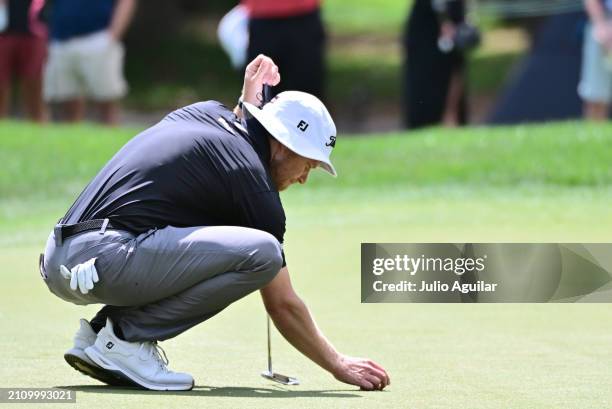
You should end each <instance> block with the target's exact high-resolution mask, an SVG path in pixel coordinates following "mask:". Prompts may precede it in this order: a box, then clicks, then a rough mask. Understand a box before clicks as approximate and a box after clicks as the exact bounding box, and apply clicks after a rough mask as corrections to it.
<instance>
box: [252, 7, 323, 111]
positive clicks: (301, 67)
mask: <svg viewBox="0 0 612 409" xmlns="http://www.w3.org/2000/svg"><path fill="white" fill-rule="evenodd" d="M242 4H243V5H244V6H246V7H247V10H248V13H249V47H248V56H247V61H251V60H253V59H254V58H255V57H256V56H257V55H258V54H265V55H267V56H269V57H271V58H272V59H273V60H274V62H276V64H277V65H278V69H279V71H280V72H281V73H282V76H281V82H280V84H279V85H278V86H276V87H274V89H273V93H274V94H278V93H279V92H282V91H286V90H296V91H304V92H309V93H311V94H314V95H316V96H317V97H319V98H321V99H323V88H324V75H325V30H324V27H323V22H322V20H321V10H320V1H319V0H293V1H278V0H242Z"/></svg>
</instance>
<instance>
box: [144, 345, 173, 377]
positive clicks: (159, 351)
mask: <svg viewBox="0 0 612 409" xmlns="http://www.w3.org/2000/svg"><path fill="white" fill-rule="evenodd" d="M145 346H146V349H147V353H148V355H149V356H150V357H151V358H153V359H154V360H155V361H156V362H157V363H158V364H159V367H160V369H162V370H164V371H168V364H169V363H170V361H169V360H168V356H166V351H164V349H163V348H162V347H161V346H160V345H159V344H158V343H157V341H151V342H145V343H143V344H142V345H141V346H140V348H141V349H142V348H143V347H145Z"/></svg>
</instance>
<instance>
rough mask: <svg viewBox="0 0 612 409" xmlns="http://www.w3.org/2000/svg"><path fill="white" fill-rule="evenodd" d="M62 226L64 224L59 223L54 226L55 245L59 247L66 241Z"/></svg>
mask: <svg viewBox="0 0 612 409" xmlns="http://www.w3.org/2000/svg"><path fill="white" fill-rule="evenodd" d="M62 226H63V224H61V223H58V224H56V225H55V227H54V228H53V236H54V237H55V245H56V246H57V247H59V246H61V245H62V243H63V241H64V240H63V237H62Z"/></svg>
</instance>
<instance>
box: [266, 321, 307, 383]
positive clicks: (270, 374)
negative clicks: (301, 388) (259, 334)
mask: <svg viewBox="0 0 612 409" xmlns="http://www.w3.org/2000/svg"><path fill="white" fill-rule="evenodd" d="M267 318H268V370H267V371H263V372H262V373H261V376H263V377H264V378H266V379H269V380H271V381H273V382H277V383H282V384H283V385H299V384H300V381H298V380H297V378H294V377H292V376H287V375H281V374H279V373H276V372H274V371H272V345H271V340H270V338H271V337H270V316H269V315H268V316H267Z"/></svg>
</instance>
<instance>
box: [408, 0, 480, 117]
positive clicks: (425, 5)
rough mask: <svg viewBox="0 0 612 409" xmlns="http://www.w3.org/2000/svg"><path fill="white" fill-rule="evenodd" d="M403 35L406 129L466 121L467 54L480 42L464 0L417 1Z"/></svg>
mask: <svg viewBox="0 0 612 409" xmlns="http://www.w3.org/2000/svg"><path fill="white" fill-rule="evenodd" d="M407 25H408V26H407V29H406V31H405V34H404V42H403V43H404V49H405V65H404V81H405V90H404V120H405V123H406V126H407V127H408V128H419V127H423V126H428V125H434V124H437V123H440V122H443V123H444V124H445V125H446V126H457V125H460V124H461V125H462V124H465V123H466V122H467V116H468V115H467V102H466V101H467V98H466V84H465V83H466V78H465V77H466V76H465V72H466V59H465V56H464V52H465V51H466V50H467V49H469V48H471V47H473V46H475V45H476V44H477V43H478V41H479V34H478V31H477V30H476V29H474V28H473V27H471V26H469V25H467V24H466V23H465V4H464V1H463V0H415V2H414V6H413V8H412V12H411V14H410V17H409V19H408V22H407Z"/></svg>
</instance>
